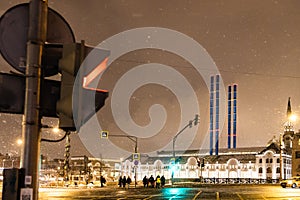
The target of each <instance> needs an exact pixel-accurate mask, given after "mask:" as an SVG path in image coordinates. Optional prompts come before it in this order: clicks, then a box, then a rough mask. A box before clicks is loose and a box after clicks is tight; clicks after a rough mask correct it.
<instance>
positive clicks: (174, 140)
mask: <svg viewBox="0 0 300 200" xmlns="http://www.w3.org/2000/svg"><path fill="white" fill-rule="evenodd" d="M193 122H194V125H195V126H196V125H198V123H199V115H198V114H196V115H195V118H194V119H193V120H190V121H189V123H188V124H187V125H185V127H183V128H182V129H181V130H180V131H179V132H178V133H177V134H176V135H175V136H174V137H173V148H172V152H173V160H174V163H175V161H176V157H175V142H176V140H177V137H178V136H179V135H180V134H181V133H182V132H183V131H184V130H185V129H186V128H188V127H190V128H191V127H192V126H193ZM173 178H174V174H173V172H172V175H171V182H172V185H173Z"/></svg>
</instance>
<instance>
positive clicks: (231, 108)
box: [227, 84, 237, 149]
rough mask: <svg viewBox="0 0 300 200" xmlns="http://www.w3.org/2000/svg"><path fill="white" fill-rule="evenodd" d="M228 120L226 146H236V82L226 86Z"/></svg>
mask: <svg viewBox="0 0 300 200" xmlns="http://www.w3.org/2000/svg"><path fill="white" fill-rule="evenodd" d="M227 108H228V122H227V134H228V143H227V147H228V149H230V148H234V149H235V148H236V138H237V84H233V85H229V86H228V107H227Z"/></svg>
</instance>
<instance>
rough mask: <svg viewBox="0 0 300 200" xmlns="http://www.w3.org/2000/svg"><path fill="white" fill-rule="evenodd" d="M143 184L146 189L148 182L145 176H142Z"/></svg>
mask: <svg viewBox="0 0 300 200" xmlns="http://www.w3.org/2000/svg"><path fill="white" fill-rule="evenodd" d="M143 184H144V187H148V185H149V181H148V178H147V176H144V178H143Z"/></svg>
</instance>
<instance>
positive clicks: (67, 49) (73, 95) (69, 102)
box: [56, 42, 109, 131]
mask: <svg viewBox="0 0 300 200" xmlns="http://www.w3.org/2000/svg"><path fill="white" fill-rule="evenodd" d="M89 53H91V54H92V57H89ZM108 56H109V51H107V50H103V49H98V48H92V47H88V46H85V44H84V42H81V43H71V44H64V45H63V51H62V58H61V59H60V60H59V71H60V73H61V88H60V99H59V100H58V102H57V104H56V111H57V114H58V117H59V127H60V128H62V129H65V130H71V131H74V130H76V128H77V129H80V127H81V126H82V125H83V124H84V123H85V122H86V121H88V120H89V119H90V118H91V117H92V116H93V115H94V114H95V113H96V112H97V111H98V110H99V109H100V108H101V107H103V106H104V104H105V99H106V98H107V97H108V91H106V90H100V89H97V88H93V87H90V84H91V82H92V81H93V80H94V79H95V78H96V77H97V76H98V75H100V74H101V72H102V71H103V70H105V68H106V62H107V58H108Z"/></svg>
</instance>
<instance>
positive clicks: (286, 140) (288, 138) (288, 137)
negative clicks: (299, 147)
mask: <svg viewBox="0 0 300 200" xmlns="http://www.w3.org/2000/svg"><path fill="white" fill-rule="evenodd" d="M286 116H287V122H286V123H285V125H284V133H283V144H284V147H283V148H284V149H285V151H286V153H287V154H289V155H291V153H292V147H293V145H292V141H293V136H294V127H293V124H292V117H293V115H292V106H291V98H290V97H289V99H288V105H287V111H286Z"/></svg>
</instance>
